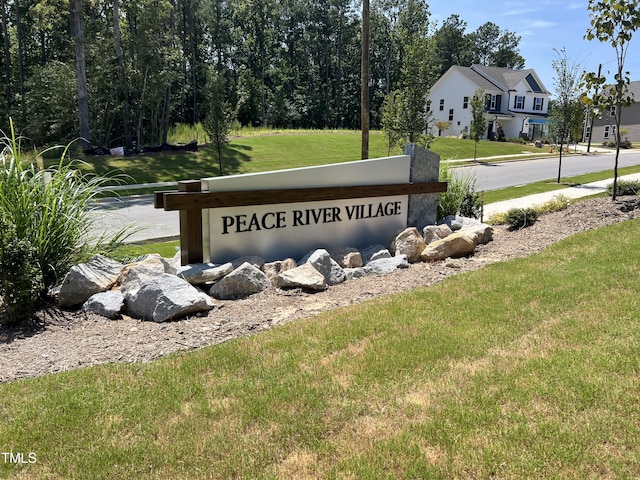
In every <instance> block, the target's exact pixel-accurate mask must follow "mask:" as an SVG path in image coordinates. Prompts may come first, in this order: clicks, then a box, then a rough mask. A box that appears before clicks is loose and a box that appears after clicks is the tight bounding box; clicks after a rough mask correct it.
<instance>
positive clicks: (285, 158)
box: [83, 131, 544, 184]
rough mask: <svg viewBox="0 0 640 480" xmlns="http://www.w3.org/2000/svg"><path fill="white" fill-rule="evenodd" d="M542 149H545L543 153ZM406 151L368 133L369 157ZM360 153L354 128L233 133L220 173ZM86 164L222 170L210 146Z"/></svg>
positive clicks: (462, 153) (147, 178)
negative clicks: (295, 131) (243, 135)
mask: <svg viewBox="0 0 640 480" xmlns="http://www.w3.org/2000/svg"><path fill="white" fill-rule="evenodd" d="M431 149H432V150H433V151H434V152H436V153H438V154H440V155H441V156H442V159H443V160H446V159H449V158H456V159H460V158H473V150H474V142H473V141H471V140H459V139H455V138H438V139H436V140H435V142H434V143H433V145H432V147H431ZM524 151H531V152H533V153H540V149H536V148H533V147H530V146H526V145H520V144H514V143H503V142H489V141H481V142H480V143H479V144H478V158H481V157H486V156H494V155H519V154H521V153H522V152H524ZM543 153H544V152H542V154H543ZM388 154H390V155H400V154H402V150H401V149H395V150H392V151H391V152H390V153H389V150H388V148H387V143H386V139H385V136H384V135H383V133H382V132H379V131H374V132H371V134H370V141H369V158H379V157H386V156H388ZM360 158H361V134H360V132H353V131H318V132H308V131H305V132H300V133H293V132H288V133H285V134H277V133H273V134H268V135H252V136H246V137H240V138H236V139H233V140H232V141H231V142H230V143H229V145H228V146H227V147H226V148H225V149H224V151H223V158H222V167H223V170H222V173H223V174H224V175H234V174H243V173H255V172H265V171H271V170H282V169H287V168H299V167H308V166H313V165H327V164H331V163H339V162H350V161H355V160H359V159H360ZM83 160H84V161H85V162H87V168H88V169H90V170H93V171H94V172H96V173H97V174H100V175H107V174H113V173H114V172H125V173H126V174H127V175H128V178H127V179H126V183H128V184H141V183H156V182H167V181H179V180H189V179H198V178H205V177H211V176H218V175H219V174H220V171H219V166H218V158H217V154H216V152H215V150H214V148H212V147H211V146H201V147H200V148H199V150H198V151H197V152H163V153H156V154H137V155H130V156H126V157H111V156H98V157H96V156H86V157H84V158H83Z"/></svg>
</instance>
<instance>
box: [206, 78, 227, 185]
mask: <svg viewBox="0 0 640 480" xmlns="http://www.w3.org/2000/svg"><path fill="white" fill-rule="evenodd" d="M209 73H210V75H209V82H210V90H209V108H208V111H207V116H206V117H205V119H204V122H203V124H202V126H203V128H204V130H205V132H207V135H209V137H210V139H211V143H212V144H213V146H214V147H215V149H216V153H217V155H218V166H219V169H220V170H219V174H220V175H222V149H223V148H224V146H225V145H226V144H227V143H229V132H230V131H231V122H232V121H233V115H232V112H231V107H230V106H229V102H228V101H227V100H226V92H225V90H226V81H225V75H224V72H221V73H217V72H215V71H214V69H213V68H211V70H210V72H209Z"/></svg>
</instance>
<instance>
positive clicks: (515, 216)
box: [506, 208, 538, 230]
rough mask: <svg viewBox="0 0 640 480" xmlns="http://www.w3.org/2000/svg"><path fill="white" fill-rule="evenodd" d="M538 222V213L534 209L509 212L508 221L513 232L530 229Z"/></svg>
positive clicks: (519, 209) (518, 209)
mask: <svg viewBox="0 0 640 480" xmlns="http://www.w3.org/2000/svg"><path fill="white" fill-rule="evenodd" d="M536 220H538V212H536V210H535V209H534V208H512V209H511V210H509V211H508V212H507V217H506V221H507V224H509V228H510V229H511V230H518V229H520V228H525V227H530V226H531V225H533V224H534V223H536Z"/></svg>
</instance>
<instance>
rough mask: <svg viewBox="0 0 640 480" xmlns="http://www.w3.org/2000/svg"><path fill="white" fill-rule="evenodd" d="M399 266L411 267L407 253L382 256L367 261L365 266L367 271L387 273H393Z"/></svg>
mask: <svg viewBox="0 0 640 480" xmlns="http://www.w3.org/2000/svg"><path fill="white" fill-rule="evenodd" d="M398 268H409V262H408V261H407V256H406V255H397V256H395V257H391V258H381V259H379V260H374V261H372V262H369V263H367V264H366V265H365V266H364V271H365V272H366V273H368V274H369V273H376V274H386V273H391V272H393V271H395V270H397V269H398Z"/></svg>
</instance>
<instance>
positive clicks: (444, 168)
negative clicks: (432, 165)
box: [437, 162, 482, 220]
mask: <svg viewBox="0 0 640 480" xmlns="http://www.w3.org/2000/svg"><path fill="white" fill-rule="evenodd" d="M460 172H461V170H457V171H454V170H453V169H452V168H451V167H449V165H448V164H447V163H444V162H443V163H441V164H440V181H441V182H447V183H448V185H447V191H446V192H443V193H440V194H439V195H438V212H437V219H438V220H440V219H443V218H445V217H447V216H449V215H457V214H460V215H463V216H465V217H471V218H479V217H480V212H481V210H482V200H481V198H480V195H479V194H478V193H477V192H476V179H475V176H474V175H472V174H469V173H460Z"/></svg>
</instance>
